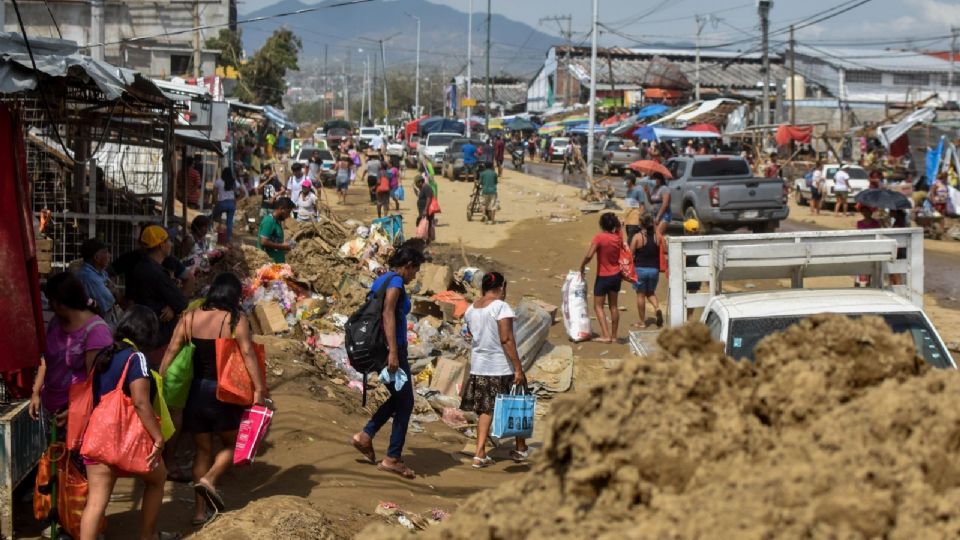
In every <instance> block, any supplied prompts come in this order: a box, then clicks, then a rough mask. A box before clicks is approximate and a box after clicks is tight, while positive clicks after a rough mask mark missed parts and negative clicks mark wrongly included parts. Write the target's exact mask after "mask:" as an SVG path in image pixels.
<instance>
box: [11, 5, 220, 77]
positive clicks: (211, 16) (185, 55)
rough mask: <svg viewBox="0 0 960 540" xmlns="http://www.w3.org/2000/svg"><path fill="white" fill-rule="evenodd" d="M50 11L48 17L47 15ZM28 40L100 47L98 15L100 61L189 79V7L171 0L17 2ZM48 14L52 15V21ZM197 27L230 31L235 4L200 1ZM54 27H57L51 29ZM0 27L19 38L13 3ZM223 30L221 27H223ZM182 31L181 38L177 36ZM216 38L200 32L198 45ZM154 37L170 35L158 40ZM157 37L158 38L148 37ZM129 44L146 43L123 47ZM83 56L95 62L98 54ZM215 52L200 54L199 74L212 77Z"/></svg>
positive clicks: (191, 19)
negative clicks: (59, 39) (55, 39)
mask: <svg viewBox="0 0 960 540" xmlns="http://www.w3.org/2000/svg"><path fill="white" fill-rule="evenodd" d="M47 6H49V9H50V12H48V11H47ZM19 7H20V13H21V15H22V16H23V22H24V26H25V27H26V30H27V37H28V38H31V37H59V36H58V30H57V27H59V32H60V33H61V34H62V35H63V39H67V40H70V41H75V42H77V43H78V44H79V45H80V46H81V47H85V46H87V45H88V44H97V43H99V42H100V41H101V40H100V37H99V32H98V30H97V26H96V25H95V24H94V22H95V21H96V20H97V19H98V17H97V16H96V14H97V12H98V10H102V13H103V15H102V18H101V19H102V21H103V41H104V42H106V43H110V45H107V46H106V47H105V49H104V51H103V54H104V60H106V61H107V62H109V63H111V64H113V65H115V66H120V67H126V68H130V69H134V70H137V71H139V72H141V73H143V74H144V75H147V76H150V77H157V78H168V77H173V76H185V75H188V76H192V74H193V32H192V31H189V30H190V29H191V28H193V27H194V13H193V10H194V2H190V1H174V0H160V1H149V0H89V1H63V0H61V1H50V2H19ZM51 12H52V14H53V16H52V18H51ZM199 19H200V25H201V26H206V25H232V26H233V27H235V26H236V22H237V2H236V0H199ZM54 21H56V24H54ZM0 23H2V25H0V26H2V29H3V30H4V31H6V32H13V33H16V34H19V33H20V26H19V23H18V21H17V15H16V12H15V11H14V9H13V3H12V2H3V7H2V8H0ZM223 27H226V26H223ZM183 30H187V31H186V32H179V31H183ZM178 32H179V33H178ZM219 32H220V27H216V28H210V29H205V30H201V31H200V44H201V47H202V46H203V43H204V41H205V40H206V39H207V38H209V37H214V36H216V35H217V34H219ZM159 34H169V35H164V36H159ZM152 36H158V37H152ZM131 38H145V39H139V40H137V41H124V40H129V39H131ZM95 49H96V48H94V50H88V51H85V52H88V53H89V54H90V55H91V56H94V57H97V56H98V53H99V51H97V50H95ZM216 57H217V51H214V50H208V49H202V52H201V62H200V65H201V74H202V75H213V73H214V71H215V69H216V65H215V63H216Z"/></svg>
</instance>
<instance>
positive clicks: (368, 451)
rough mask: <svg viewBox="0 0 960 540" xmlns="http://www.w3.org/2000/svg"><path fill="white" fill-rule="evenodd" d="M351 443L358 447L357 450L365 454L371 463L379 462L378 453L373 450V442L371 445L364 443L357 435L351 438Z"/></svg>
mask: <svg viewBox="0 0 960 540" xmlns="http://www.w3.org/2000/svg"><path fill="white" fill-rule="evenodd" d="M350 444H352V445H353V447H354V448H356V449H357V452H360V453H361V454H363V457H365V458H367V461H369V462H370V463H376V462H377V454H376V453H375V452H374V451H373V444H370V445H369V446H367V445H364V444H362V443H361V442H360V441H358V440H357V439H356V437H355V436H354V437H353V438H351V439H350Z"/></svg>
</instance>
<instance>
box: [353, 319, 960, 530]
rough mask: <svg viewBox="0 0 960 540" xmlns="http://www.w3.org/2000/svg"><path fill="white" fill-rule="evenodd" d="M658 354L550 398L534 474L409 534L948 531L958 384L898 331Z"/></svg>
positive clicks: (809, 335)
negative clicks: (744, 355)
mask: <svg viewBox="0 0 960 540" xmlns="http://www.w3.org/2000/svg"><path fill="white" fill-rule="evenodd" d="M659 345H660V349H661V350H660V351H658V352H657V353H655V354H653V355H652V356H651V357H649V358H645V359H641V358H630V359H627V360H625V361H624V362H623V363H622V364H621V365H620V366H619V367H615V368H613V369H611V370H610V371H609V372H608V376H607V378H606V379H605V380H604V381H602V382H601V383H599V384H597V385H596V386H595V387H593V388H591V389H589V390H587V391H586V392H585V393H581V394H578V395H577V396H576V397H567V398H559V399H557V400H555V401H554V403H553V406H552V413H551V414H552V418H550V419H549V421H548V427H547V430H546V438H545V442H544V450H543V452H542V453H541V454H540V456H541V457H540V459H539V460H537V461H536V462H535V464H534V466H533V470H532V471H531V472H530V473H528V474H525V475H523V476H522V477H520V478H517V479H516V480H514V481H511V482H508V483H505V484H503V485H502V486H501V487H499V488H496V489H493V490H490V491H484V492H482V493H479V494H477V495H475V496H473V497H471V498H470V499H468V500H467V501H466V502H465V503H464V504H463V505H462V506H461V507H460V508H459V509H458V510H457V511H456V513H455V514H454V515H453V516H452V517H451V518H450V519H449V520H448V521H445V522H444V523H442V524H440V525H438V526H436V527H431V528H430V529H428V530H427V531H425V532H424V533H423V534H425V535H426V536H425V538H444V539H453V538H491V539H494V538H503V539H506V538H528V537H538V538H564V537H578V538H579V537H598V538H599V537H603V538H615V537H630V538H699V537H703V538H711V537H712V538H758V539H759V538H779V537H785V538H800V537H814V538H891V539H898V538H947V537H955V536H957V535H958V534H960V510H958V508H960V507H958V504H957V502H958V500H960V474H958V466H957V465H956V460H955V459H954V454H955V451H956V446H957V445H956V441H957V440H958V433H960V428H958V426H960V410H958V408H957V407H956V404H955V396H956V395H958V393H960V378H958V377H957V374H956V373H955V372H954V371H952V370H933V369H928V368H927V367H926V364H924V363H923V361H922V360H920V359H918V358H917V356H916V353H915V350H914V346H913V342H912V339H911V338H910V336H909V335H908V334H894V333H891V332H890V329H889V327H887V326H886V325H885V323H884V322H883V321H882V320H881V319H879V318H875V317H864V318H863V319H860V320H851V319H847V318H845V317H842V316H837V315H818V316H814V317H811V318H810V319H807V320H804V321H802V322H800V323H799V324H797V325H795V326H793V327H791V328H789V329H787V330H786V331H785V332H782V333H779V334H776V335H773V336H770V337H768V338H766V339H764V340H763V341H762V342H761V343H760V345H759V346H758V347H757V350H756V357H757V361H756V363H755V364H751V363H748V362H736V361H734V360H732V359H730V358H728V357H726V356H725V355H724V349H723V346H722V344H720V343H718V342H714V341H712V340H711V339H710V334H709V330H708V329H707V328H706V327H705V326H703V325H702V324H688V325H686V326H684V327H681V328H677V329H670V330H665V331H663V333H662V336H661V338H660V343H659ZM379 532H380V535H379V537H380V538H399V537H400V536H403V534H402V533H401V531H399V530H396V529H395V530H394V531H386V530H383V529H381V530H380V531H379ZM361 536H364V535H361Z"/></svg>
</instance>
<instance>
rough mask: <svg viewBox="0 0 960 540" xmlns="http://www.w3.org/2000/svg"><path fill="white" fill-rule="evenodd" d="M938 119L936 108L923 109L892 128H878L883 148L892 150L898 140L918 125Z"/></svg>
mask: <svg viewBox="0 0 960 540" xmlns="http://www.w3.org/2000/svg"><path fill="white" fill-rule="evenodd" d="M936 118H937V109H936V107H922V108H920V109H917V110H915V111H913V112H912V113H910V114H909V115H908V116H907V117H906V118H904V119H903V120H901V121H899V122H897V123H896V124H894V125H892V126H880V127H878V128H877V138H878V139H880V142H881V143H883V146H885V147H886V148H887V150H889V149H890V145H892V144H893V143H894V142H895V141H896V140H897V139H899V138H900V137H901V136H902V135H904V134H906V133H907V132H908V131H910V129H911V128H913V126H915V125H917V124H921V123H922V124H928V123H930V122H933V121H934V120H935V119H936Z"/></svg>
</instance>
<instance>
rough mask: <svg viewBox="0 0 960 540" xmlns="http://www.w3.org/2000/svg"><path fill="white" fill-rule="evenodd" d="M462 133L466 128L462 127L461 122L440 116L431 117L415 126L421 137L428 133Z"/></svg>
mask: <svg viewBox="0 0 960 540" xmlns="http://www.w3.org/2000/svg"><path fill="white" fill-rule="evenodd" d="M464 131H466V127H465V126H464V125H463V122H461V121H459V120H453V119H452V118H444V117H442V116H433V117H430V118H427V119H426V120H422V121H421V122H420V123H419V124H417V132H419V134H420V136H421V137H422V136H424V135H427V134H428V133H439V132H443V133H460V134H462V133H463V132H464Z"/></svg>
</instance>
